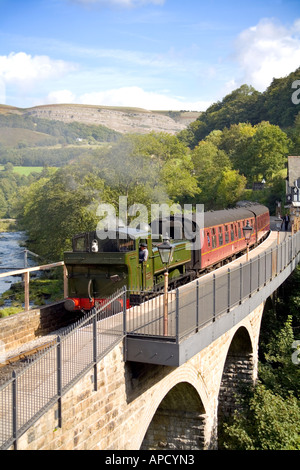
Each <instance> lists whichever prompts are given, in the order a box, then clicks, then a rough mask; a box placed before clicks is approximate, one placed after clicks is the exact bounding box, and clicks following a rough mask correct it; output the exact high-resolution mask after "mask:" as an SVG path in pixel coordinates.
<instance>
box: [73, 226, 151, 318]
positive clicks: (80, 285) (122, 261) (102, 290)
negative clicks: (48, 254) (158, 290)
mask: <svg viewBox="0 0 300 470" xmlns="http://www.w3.org/2000/svg"><path fill="white" fill-rule="evenodd" d="M109 235H110V237H109V238H105V239H100V238H99V237H98V236H97V232H96V231H94V232H87V233H82V234H79V235H76V236H74V237H73V240H72V251H71V252H66V253H65V254H64V262H65V265H66V268H67V272H68V292H69V298H68V299H66V301H65V308H66V309H67V310H69V311H74V310H81V309H83V310H89V309H91V308H92V307H94V306H95V305H96V304H101V303H102V302H103V301H104V300H105V299H107V298H108V297H110V296H111V295H112V294H114V293H115V292H116V291H118V290H120V289H121V288H122V287H124V286H126V288H127V290H130V291H133V292H135V291H137V292H139V291H141V290H149V289H151V288H152V286H153V266H152V263H151V261H152V258H151V254H152V241H151V236H150V233H149V232H142V231H139V230H133V229H130V228H119V229H118V230H117V231H116V232H115V233H114V234H113V235H112V234H109ZM142 244H143V245H146V248H147V250H148V253H149V255H148V258H147V260H146V261H144V262H140V261H139V251H140V247H141V245H142Z"/></svg>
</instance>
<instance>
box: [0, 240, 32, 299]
mask: <svg viewBox="0 0 300 470" xmlns="http://www.w3.org/2000/svg"><path fill="white" fill-rule="evenodd" d="M25 240H26V235H25V232H0V273H4V272H8V271H12V270H15V269H22V268H24V267H25V258H24V246H20V244H21V243H22V244H24V242H25ZM35 264H36V263H35V262H34V260H32V259H30V257H28V261H27V265H28V266H34V265H35ZM4 268H5V269H4ZM21 280H22V277H21V276H8V277H4V278H0V295H1V294H3V292H5V291H6V290H8V289H10V286H11V284H13V283H14V282H18V281H21Z"/></svg>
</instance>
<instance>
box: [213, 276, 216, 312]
mask: <svg viewBox="0 0 300 470" xmlns="http://www.w3.org/2000/svg"><path fill="white" fill-rule="evenodd" d="M213 321H216V275H215V274H214V275H213Z"/></svg>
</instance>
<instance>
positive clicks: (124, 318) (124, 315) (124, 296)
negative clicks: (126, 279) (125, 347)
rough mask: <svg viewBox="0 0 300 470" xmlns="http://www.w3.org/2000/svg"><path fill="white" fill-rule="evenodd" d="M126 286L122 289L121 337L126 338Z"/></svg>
mask: <svg viewBox="0 0 300 470" xmlns="http://www.w3.org/2000/svg"><path fill="white" fill-rule="evenodd" d="M126 292H127V289H126V286H124V287H123V335H124V336H126V334H127V326H126Z"/></svg>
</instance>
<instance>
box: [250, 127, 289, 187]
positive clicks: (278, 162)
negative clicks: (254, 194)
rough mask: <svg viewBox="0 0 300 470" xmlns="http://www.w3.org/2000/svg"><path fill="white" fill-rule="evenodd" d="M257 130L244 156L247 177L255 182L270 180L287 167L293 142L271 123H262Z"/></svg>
mask: <svg viewBox="0 0 300 470" xmlns="http://www.w3.org/2000/svg"><path fill="white" fill-rule="evenodd" d="M255 129H256V132H255V134H254V135H253V137H252V139H251V141H250V142H249V146H248V149H247V150H246V152H245V154H244V158H245V162H247V174H246V176H248V177H249V179H252V180H253V181H255V180H256V181H257V180H259V179H260V178H262V177H264V178H265V179H270V178H271V177H272V175H273V174H274V173H276V172H278V171H279V170H281V169H283V168H284V167H285V163H286V161H287V155H288V151H289V148H290V146H291V141H290V140H289V139H288V137H287V135H286V133H285V132H283V131H282V130H281V129H280V128H279V127H278V126H274V125H272V124H270V123H269V122H261V123H260V124H258V125H257V126H255Z"/></svg>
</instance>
